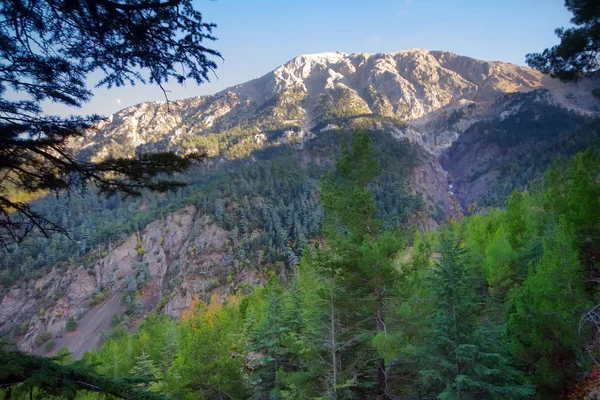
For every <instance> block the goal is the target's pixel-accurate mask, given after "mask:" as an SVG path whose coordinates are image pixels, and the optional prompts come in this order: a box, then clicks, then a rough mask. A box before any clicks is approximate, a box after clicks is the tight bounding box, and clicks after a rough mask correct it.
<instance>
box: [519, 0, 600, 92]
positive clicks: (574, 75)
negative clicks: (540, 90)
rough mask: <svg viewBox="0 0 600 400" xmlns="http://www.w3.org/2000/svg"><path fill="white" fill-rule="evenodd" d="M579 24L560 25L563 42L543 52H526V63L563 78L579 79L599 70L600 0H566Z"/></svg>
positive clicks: (558, 31) (557, 32) (557, 33)
mask: <svg viewBox="0 0 600 400" xmlns="http://www.w3.org/2000/svg"><path fill="white" fill-rule="evenodd" d="M565 6H566V7H567V9H568V10H569V11H571V12H572V13H573V18H572V19H571V22H572V23H573V24H574V25H576V27H573V28H569V29H565V28H557V29H556V30H555V32H556V35H557V36H558V37H559V38H560V44H558V45H556V46H553V47H551V48H549V49H546V50H544V51H543V52H542V53H533V54H527V56H526V61H527V64H528V65H529V66H530V67H532V68H535V69H538V70H540V71H542V72H544V73H549V74H550V75H552V76H553V77H557V78H560V79H561V80H563V81H571V80H577V79H578V78H579V77H581V76H582V75H585V74H588V73H591V72H595V71H598V70H599V69H600V53H599V52H600V3H598V1H597V0H566V1H565Z"/></svg>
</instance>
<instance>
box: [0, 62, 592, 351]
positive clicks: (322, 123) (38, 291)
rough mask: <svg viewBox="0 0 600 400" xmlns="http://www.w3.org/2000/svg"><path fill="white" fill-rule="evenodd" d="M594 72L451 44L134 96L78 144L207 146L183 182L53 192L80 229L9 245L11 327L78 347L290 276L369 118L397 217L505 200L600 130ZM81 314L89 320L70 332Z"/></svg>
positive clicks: (1, 320)
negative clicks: (556, 71)
mask: <svg viewBox="0 0 600 400" xmlns="http://www.w3.org/2000/svg"><path fill="white" fill-rule="evenodd" d="M598 86H600V82H598V81H596V80H594V79H586V80H582V81H579V82H578V83H574V84H573V83H572V84H564V83H561V82H559V81H555V80H553V79H551V78H549V77H547V76H545V75H542V74H541V73H539V72H537V71H534V70H531V69H528V68H524V67H520V66H516V65H512V64H507V63H502V62H487V61H481V60H475V59H472V58H468V57H463V56H458V55H455V54H452V53H448V52H439V51H425V50H407V51H400V52H397V53H391V54H364V53H356V54H344V53H340V52H335V53H323V54H314V55H303V56H299V57H297V58H294V59H293V60H291V61H289V62H288V63H286V64H284V65H282V66H280V67H279V68H277V69H275V70H274V71H272V72H270V73H268V74H266V75H264V76H262V77H260V78H257V79H254V80H252V81H250V82H246V83H243V84H240V85H237V86H234V87H231V88H229V89H226V90H224V91H222V92H219V93H217V94H215V95H212V96H204V97H197V98H191V99H187V100H180V101H173V102H170V103H168V104H166V103H164V102H151V103H143V104H140V105H136V106H133V107H129V108H127V109H124V110H122V111H120V112H118V113H116V114H114V115H112V116H111V117H109V118H107V120H105V121H104V122H102V123H100V124H98V126H97V127H96V129H94V130H92V131H91V132H89V134H88V135H87V136H86V137H85V138H82V139H81V140H80V141H78V142H74V143H72V147H73V150H74V151H76V152H78V153H79V155H80V156H81V157H84V158H89V159H93V160H97V159H102V158H105V157H109V156H131V155H134V154H135V153H137V152H147V151H161V150H175V151H178V152H182V153H185V152H190V151H195V150H197V149H199V148H205V149H207V150H208V153H209V155H210V156H211V159H210V160H209V161H207V162H206V163H205V165H203V166H201V167H199V168H196V169H194V170H193V171H190V173H189V174H188V175H187V176H186V177H185V179H187V180H188V182H189V185H188V186H187V187H186V188H185V189H182V190H179V191H178V192H176V193H171V194H156V193H146V194H144V195H143V196H142V197H141V198H140V199H122V198H119V197H115V198H111V199H104V198H101V197H98V196H95V195H94V194H90V195H89V196H87V197H85V198H71V199H69V201H68V202H65V199H64V198H59V199H56V198H50V197H49V198H45V199H42V200H40V201H36V207H38V208H39V209H40V210H41V211H42V212H43V213H45V214H46V215H52V216H56V218H57V220H58V221H60V222H61V223H63V224H64V225H65V226H67V227H68V228H69V229H70V231H71V232H72V236H73V238H74V240H75V241H74V242H69V241H68V240H67V239H65V238H64V237H59V236H56V237H53V238H52V239H51V240H50V241H47V240H45V239H42V238H37V237H32V238H30V239H29V240H27V241H26V242H25V243H24V244H23V245H22V246H20V247H19V248H15V249H14V250H13V251H12V252H11V253H8V254H3V255H2V256H0V262H1V265H2V275H1V278H2V283H3V290H2V294H3V298H2V302H1V303H0V329H1V330H2V331H3V332H5V334H7V335H8V334H10V335H12V337H14V339H15V340H16V342H17V343H18V345H19V346H20V347H21V348H22V349H24V350H27V351H36V352H38V353H42V352H45V351H50V350H51V349H52V348H58V347H60V346H62V345H66V346H67V347H68V348H69V349H70V350H71V351H73V353H74V355H75V356H77V357H78V356H81V355H82V354H83V352H84V351H85V350H87V349H89V348H91V347H93V346H94V345H96V344H98V343H100V341H101V340H102V337H103V335H105V334H106V333H107V332H109V331H110V329H111V323H123V322H122V319H123V316H126V325H127V327H128V328H130V329H135V327H136V326H137V323H138V322H139V318H141V317H143V316H144V315H145V314H146V313H148V312H149V311H151V310H153V309H156V310H158V311H160V312H165V313H167V314H169V315H171V316H174V317H177V316H179V315H180V314H181V312H182V311H184V310H185V309H186V308H187V307H188V305H189V304H190V302H191V301H192V299H193V298H194V297H195V296H200V297H201V298H202V297H207V296H209V293H211V292H215V293H217V294H219V295H224V294H225V293H228V292H231V291H236V292H241V293H244V292H247V291H248V290H250V288H251V287H252V285H255V284H258V283H260V282H264V281H265V279H267V277H268V276H269V274H273V273H275V274H279V275H281V276H287V275H289V274H290V271H291V270H292V269H291V268H290V267H293V266H295V265H297V264H298V259H299V257H301V255H302V250H303V247H304V245H305V244H306V243H307V242H308V241H309V240H310V239H311V238H314V237H315V236H317V235H318V234H319V232H320V227H321V224H322V222H323V212H322V210H321V208H320V205H319V198H318V193H319V190H318V180H319V179H320V178H321V177H322V176H323V175H324V174H325V173H327V171H328V170H329V168H330V166H331V163H332V159H333V158H334V156H335V155H336V154H337V152H338V149H339V144H340V142H341V140H343V139H344V138H347V137H348V135H349V133H350V132H351V131H352V130H354V129H356V128H361V129H363V130H365V131H367V132H369V134H370V135H371V137H372V138H373V141H374V144H375V147H376V151H377V155H378V157H379V160H380V163H381V166H382V170H383V173H382V175H381V176H380V178H379V179H378V180H377V182H376V184H375V185H373V187H372V190H373V192H374V194H375V196H376V199H377V202H378V208H379V209H380V217H381V218H382V220H383V221H384V222H385V223H386V224H388V225H390V226H398V225H411V226H416V227H418V228H420V229H430V228H432V227H435V226H436V225H437V224H439V223H442V222H443V221H444V220H445V219H446V218H448V217H457V216H458V215H459V214H460V212H461V209H462V211H463V212H464V211H466V210H475V209H478V208H481V207H484V206H490V205H500V204H502V201H503V199H504V197H505V196H506V195H507V194H509V193H510V192H511V191H512V190H513V189H516V188H522V187H523V186H524V185H526V184H527V182H528V181H530V180H532V179H535V178H537V177H539V175H540V173H541V171H543V169H544V168H545V167H546V166H547V165H548V164H549V163H550V162H552V161H553V160H554V159H555V158H556V157H558V156H560V155H563V156H567V157H568V156H570V155H572V154H574V153H575V152H577V151H579V150H581V149H582V148H584V147H586V146H588V145H590V144H593V143H594V142H595V141H597V140H598V138H599V133H598V132H599V131H598V127H597V124H596V122H595V119H594V117H595V116H597V114H598V112H599V108H598V105H599V104H600V102H598V100H597V99H595V98H594V97H593V96H592V94H591V91H592V89H593V88H596V87H598ZM70 316H76V317H77V318H78V320H79V324H78V326H79V328H78V329H77V330H76V331H75V332H71V333H67V332H66V321H67V319H68V318H69V317H70Z"/></svg>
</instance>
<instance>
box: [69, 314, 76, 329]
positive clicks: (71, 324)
mask: <svg viewBox="0 0 600 400" xmlns="http://www.w3.org/2000/svg"><path fill="white" fill-rule="evenodd" d="M76 329H77V321H76V320H75V317H74V316H72V315H71V316H70V317H69V319H68V320H67V331H68V332H73V331H74V330H76Z"/></svg>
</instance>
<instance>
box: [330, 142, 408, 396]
mask: <svg viewBox="0 0 600 400" xmlns="http://www.w3.org/2000/svg"><path fill="white" fill-rule="evenodd" d="M341 153H342V155H341V157H340V158H339V159H338V160H337V161H336V166H335V172H334V173H332V174H330V175H329V176H328V177H327V178H325V179H324V181H323V183H322V190H321V195H322V198H323V205H324V207H325V211H326V216H327V219H328V220H327V222H328V228H327V238H328V240H329V241H330V243H331V246H332V248H336V251H337V252H338V253H339V254H343V257H344V261H343V266H342V267H341V271H342V274H343V276H344V282H345V285H346V290H347V292H348V295H350V296H352V297H353V298H355V299H358V300H359V301H357V302H354V303H353V302H350V303H347V307H349V309H348V310H347V311H346V314H347V315H351V316H352V319H353V321H347V322H346V323H348V324H349V325H348V326H350V325H352V326H354V328H355V329H356V330H358V333H356V334H355V340H354V346H359V347H362V348H363V349H362V352H363V353H362V354H361V355H360V356H359V353H358V352H357V351H356V349H355V350H354V351H355V355H354V359H355V360H356V361H357V362H356V363H355V364H354V365H355V366H356V368H357V370H356V373H355V374H354V376H365V375H369V374H368V373H365V371H361V369H363V368H367V369H372V370H373V371H370V372H371V374H374V375H375V376H376V382H375V383H373V382H372V381H369V379H367V380H365V381H364V382H362V383H360V384H359V386H361V390H363V391H365V392H372V391H373V387H375V389H374V391H375V392H376V393H377V395H378V396H380V398H383V399H387V398H390V395H389V393H388V376H387V367H386V363H385V359H384V357H382V356H380V357H378V358H373V357H372V356H369V353H370V354H373V351H372V350H373V348H372V346H371V341H372V339H373V336H379V339H380V340H381V339H382V337H385V336H387V335H388V327H387V324H386V321H385V318H386V302H385V300H384V294H385V293H386V291H388V290H391V288H392V287H393V286H394V285H395V284H396V283H397V279H398V277H399V276H398V271H397V270H396V268H395V267H394V265H393V259H394V258H395V256H396V254H397V252H398V251H399V250H400V248H401V247H402V245H403V238H402V235H399V234H398V232H382V231H381V226H382V223H381V221H380V220H379V219H377V207H376V205H375V196H374V195H373V193H372V192H371V190H370V186H371V184H372V183H373V181H374V179H375V178H376V177H377V176H378V175H379V173H380V167H379V164H378V161H377V158H376V157H375V153H374V149H373V144H372V142H371V138H370V137H369V136H368V135H366V134H365V133H363V132H361V131H355V132H354V134H353V135H352V146H351V147H349V146H348V145H347V144H345V143H344V144H342V149H341ZM373 325H374V326H373ZM373 331H375V335H373V334H372V332H373ZM367 332H369V333H367ZM356 337H358V338H360V339H356Z"/></svg>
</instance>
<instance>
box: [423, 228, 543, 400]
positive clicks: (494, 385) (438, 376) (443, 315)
mask: <svg viewBox="0 0 600 400" xmlns="http://www.w3.org/2000/svg"><path fill="white" fill-rule="evenodd" d="M440 248H441V258H440V260H439V262H438V263H437V265H436V267H435V269H434V272H433V275H432V277H431V280H430V288H431V292H432V297H433V299H432V300H433V304H434V307H435V310H436V311H435V313H434V316H433V330H432V333H431V334H432V336H431V338H430V340H429V343H428V345H427V347H426V349H425V350H424V354H423V355H424V362H423V368H422V369H421V382H422V383H423V385H424V387H425V388H427V389H429V390H430V391H432V392H434V393H436V394H437V397H438V398H440V399H480V398H486V399H506V398H511V399H516V398H525V397H528V396H530V395H531V394H532V392H533V391H532V389H531V388H530V387H529V386H527V385H523V384H522V383H521V382H522V377H521V376H520V374H519V373H518V371H517V370H516V369H514V367H512V366H511V364H510V362H509V361H508V357H507V356H506V354H503V352H502V350H501V349H498V346H497V343H498V342H499V340H500V336H499V335H498V332H497V331H494V330H492V329H486V328H489V327H486V326H485V325H483V324H482V323H481V317H482V315H481V312H480V309H481V304H479V302H478V299H477V297H476V293H475V291H474V286H473V279H472V276H471V274H470V272H469V270H468V269H467V267H466V265H467V260H466V249H465V248H464V244H463V241H462V238H461V234H460V233H458V234H457V233H455V232H452V230H451V229H447V230H446V231H445V232H443V234H442V236H441V238H440Z"/></svg>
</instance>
